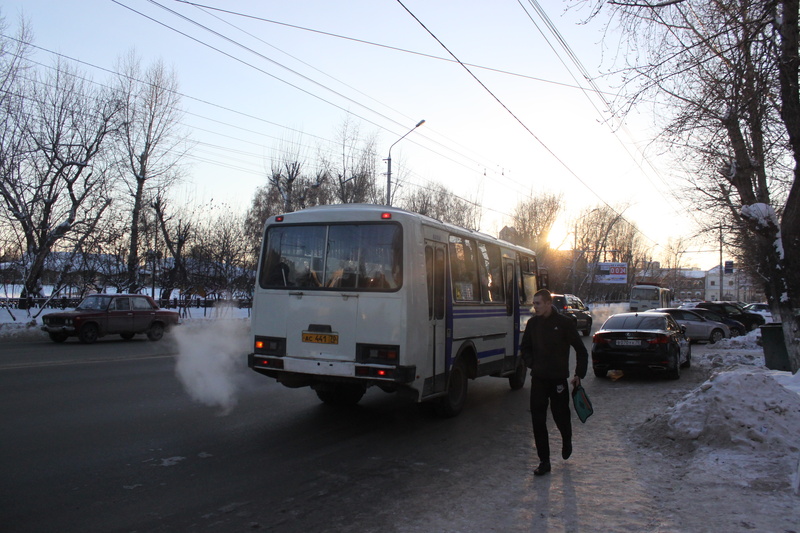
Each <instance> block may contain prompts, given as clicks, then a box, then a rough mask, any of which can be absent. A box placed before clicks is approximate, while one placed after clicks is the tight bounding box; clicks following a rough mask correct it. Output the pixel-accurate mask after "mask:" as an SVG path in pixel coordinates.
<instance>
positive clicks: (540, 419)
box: [520, 289, 589, 476]
mask: <svg viewBox="0 0 800 533" xmlns="http://www.w3.org/2000/svg"><path fill="white" fill-rule="evenodd" d="M533 310H534V316H533V317H531V319H530V320H528V324H527V325H526V326H525V333H523V335H522V342H521V343H520V352H521V354H522V357H523V359H524V360H525V364H526V365H527V366H528V368H530V369H531V421H532V423H533V440H534V443H535V444H536V453H537V455H538V456H539V466H537V467H536V469H534V471H533V474H534V475H536V476H541V475H544V474H547V473H548V472H550V440H549V437H548V434H547V406H548V403H549V404H550V412H551V413H552V414H553V421H554V422H555V423H556V427H558V430H559V432H560V433H561V443H562V446H561V457H562V458H563V459H565V460H566V459H569V457H570V455H572V413H571V412H570V408H569V399H570V392H569V387H568V385H567V378H569V348H570V346H572V347H573V348H574V349H575V355H576V364H575V375H574V376H573V377H572V380H571V383H572V386H573V387H577V386H578V385H580V382H581V379H583V378H584V377H586V371H587V369H588V366H589V352H588V351H587V350H586V347H585V346H584V345H583V341H582V340H581V336H580V335H579V334H578V329H577V328H576V326H575V323H574V322H573V321H572V319H571V318H570V317H568V316H566V315H562V314H560V313H559V312H558V311H557V310H556V308H555V306H554V305H553V296H552V295H551V294H550V291H548V290H547V289H541V290H539V291H537V292H536V293H535V294H534V295H533Z"/></svg>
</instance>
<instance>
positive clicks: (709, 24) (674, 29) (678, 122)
mask: <svg viewBox="0 0 800 533" xmlns="http://www.w3.org/2000/svg"><path fill="white" fill-rule="evenodd" d="M591 3H593V4H594V7H595V11H597V10H599V9H601V8H608V9H609V10H610V12H611V14H612V15H613V16H614V17H615V20H619V21H620V22H621V25H622V27H623V29H625V30H626V31H627V35H628V37H629V38H628V45H629V47H630V48H632V49H633V50H632V51H633V53H632V54H629V55H628V57H629V58H636V59H637V60H638V61H637V62H636V63H633V64H629V65H626V66H625V67H624V70H623V74H624V75H625V81H626V89H627V95H628V98H627V101H626V106H627V108H631V107H632V106H633V105H635V104H636V103H638V102H643V101H646V100H649V101H656V102H660V103H664V104H665V106H663V107H660V108H659V109H658V111H659V112H658V113H657V115H659V116H664V117H667V118H668V119H669V121H668V122H667V123H666V124H665V125H664V128H663V133H664V134H663V136H662V138H663V140H664V141H665V142H666V143H667V144H668V146H669V147H670V149H672V150H673V151H674V152H675V153H677V154H679V157H680V158H681V160H683V161H684V162H685V164H687V165H691V171H692V174H693V176H696V178H695V179H693V180H692V185H693V186H692V189H693V191H694V194H693V197H694V198H696V199H697V200H698V205H699V206H702V207H705V208H710V209H711V211H712V213H713V216H712V219H711V220H712V221H711V222H709V223H708V225H707V226H708V227H707V229H708V230H713V229H716V228H717V227H718V224H719V222H718V221H719V220H724V221H725V225H726V226H730V227H733V228H735V229H734V231H735V235H734V236H733V238H731V239H729V240H728V241H727V242H728V243H729V244H738V245H739V246H740V247H741V248H740V250H747V257H750V258H752V260H753V261H754V263H753V264H754V265H755V266H756V271H757V272H758V274H759V275H760V276H761V278H762V279H763V280H764V288H765V292H766V294H767V297H768V299H769V301H770V303H771V305H772V307H773V309H778V310H779V311H780V314H781V316H782V317H794V320H789V319H787V320H784V322H783V330H784V337H785V339H786V342H787V349H788V352H789V358H790V363H791V367H792V369H793V370H795V371H797V370H798V368H800V323H799V322H798V321H799V320H800V317H798V316H797V315H796V313H795V310H796V309H797V308H800V180H799V179H798V178H799V177H800V88H799V87H798V82H797V80H798V74H800V59H799V58H800V39H799V38H798V31H799V30H800V24H799V20H800V2H798V1H797V0H776V1H774V2H762V1H758V0H735V1H731V2H716V1H707V2H692V3H689V2H686V1H683V0H676V1H673V2H661V3H651V2H625V3H623V2H604V1H599V2H598V1H592V2H591ZM741 255H744V254H741Z"/></svg>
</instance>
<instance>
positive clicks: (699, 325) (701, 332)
mask: <svg viewBox="0 0 800 533" xmlns="http://www.w3.org/2000/svg"><path fill="white" fill-rule="evenodd" d="M653 311H658V312H659V313H668V314H669V315H671V316H672V318H674V319H675V322H677V323H678V324H679V325H681V326H683V327H685V328H686V337H688V338H689V340H690V341H691V342H698V341H708V342H710V343H711V344H714V343H715V342H717V341H719V340H722V339H725V338H728V337H730V336H731V330H730V328H729V327H728V326H727V325H725V324H723V323H722V322H716V321H714V320H709V319H707V318H705V317H702V316H700V315H699V314H697V313H695V312H694V311H690V310H689V309H677V308H672V307H667V308H661V309H653Z"/></svg>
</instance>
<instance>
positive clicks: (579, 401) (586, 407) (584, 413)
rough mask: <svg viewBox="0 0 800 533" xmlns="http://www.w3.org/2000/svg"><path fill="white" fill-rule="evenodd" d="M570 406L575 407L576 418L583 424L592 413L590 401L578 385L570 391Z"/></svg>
mask: <svg viewBox="0 0 800 533" xmlns="http://www.w3.org/2000/svg"><path fill="white" fill-rule="evenodd" d="M572 404H573V405H574V406H575V412H576V413H578V418H580V419H581V422H583V423H584V424H585V423H586V419H587V418H589V417H590V416H592V413H594V409H593V408H592V402H591V400H589V395H588V394H586V390H585V389H584V388H583V386H581V385H578V386H577V387H575V388H574V389H572Z"/></svg>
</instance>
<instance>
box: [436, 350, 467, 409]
mask: <svg viewBox="0 0 800 533" xmlns="http://www.w3.org/2000/svg"><path fill="white" fill-rule="evenodd" d="M466 401H467V368H466V366H465V365H464V360H463V359H461V358H460V357H459V358H458V359H456V362H455V363H453V368H451V369H450V379H449V381H448V382H447V394H445V395H444V396H442V397H441V398H438V400H437V403H436V414H438V415H439V416H441V417H445V418H451V417H454V416H456V415H457V414H458V413H460V412H461V409H463V408H464V403H465V402H466Z"/></svg>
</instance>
